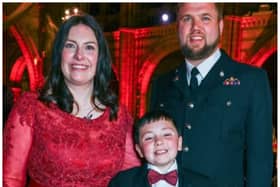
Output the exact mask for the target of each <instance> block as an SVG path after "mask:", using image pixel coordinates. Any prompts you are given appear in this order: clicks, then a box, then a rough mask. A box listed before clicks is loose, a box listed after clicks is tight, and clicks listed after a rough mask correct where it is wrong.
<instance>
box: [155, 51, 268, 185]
mask: <svg viewBox="0 0 280 187" xmlns="http://www.w3.org/2000/svg"><path fill="white" fill-rule="evenodd" d="M150 103H151V106H150V109H151V110H155V109H161V110H165V111H167V112H168V113H169V114H170V115H171V116H173V117H174V119H175V121H176V124H177V126H178V127H179V129H180V131H181V133H182V136H183V151H182V152H181V153H180V154H179V157H178V160H179V161H180V162H181V166H182V167H183V170H184V172H185V173H186V175H185V176H186V177H187V179H186V180H185V181H187V182H188V183H189V184H190V186H193V187H208V186H209V187H241V186H244V185H245V186H247V187H258V186H259V187H268V186H270V183H271V177H272V99H271V92H270V88H269V82H268V79H267V75H266V73H265V71H263V70H261V69H259V68H255V67H251V66H249V65H246V64H242V63H237V62H235V61H233V60H232V59H231V58H230V57H229V56H227V55H226V54H225V52H224V51H221V57H220V58H219V60H218V61H217V62H216V64H215V65H214V66H213V67H212V69H211V70H210V72H209V73H208V74H207V76H206V77H205V78H204V79H203V81H202V82H201V84H200V86H199V88H198V89H197V90H196V91H195V92H192V93H191V91H190V88H189V87H188V84H187V79H186V64H185V63H183V64H182V65H181V66H180V67H178V68H177V69H176V70H174V71H171V72H170V73H168V74H165V75H163V76H161V77H159V78H158V79H156V80H155V81H154V82H153V84H152V93H151V101H150ZM180 162H179V163H180ZM243 163H245V164H243Z"/></svg>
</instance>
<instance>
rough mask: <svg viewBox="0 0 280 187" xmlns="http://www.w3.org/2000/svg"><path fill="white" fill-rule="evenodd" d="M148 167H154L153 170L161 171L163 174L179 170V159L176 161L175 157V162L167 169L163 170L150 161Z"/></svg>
mask: <svg viewBox="0 0 280 187" xmlns="http://www.w3.org/2000/svg"><path fill="white" fill-rule="evenodd" d="M147 168H148V169H153V170H155V171H157V172H159V173H161V174H165V173H168V172H170V171H173V170H177V169H178V166H177V161H176V159H174V162H173V164H172V165H171V166H170V167H169V168H168V169H167V171H164V172H162V171H161V170H159V169H158V167H157V166H155V165H152V164H149V163H148V164H147Z"/></svg>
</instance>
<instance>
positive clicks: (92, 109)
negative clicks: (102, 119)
mask: <svg viewBox="0 0 280 187" xmlns="http://www.w3.org/2000/svg"><path fill="white" fill-rule="evenodd" d="M94 110H95V108H94V107H92V108H91V109H90V111H89V112H88V113H87V114H86V115H85V116H84V119H88V120H90V119H92V117H93V113H92V112H93V111H94Z"/></svg>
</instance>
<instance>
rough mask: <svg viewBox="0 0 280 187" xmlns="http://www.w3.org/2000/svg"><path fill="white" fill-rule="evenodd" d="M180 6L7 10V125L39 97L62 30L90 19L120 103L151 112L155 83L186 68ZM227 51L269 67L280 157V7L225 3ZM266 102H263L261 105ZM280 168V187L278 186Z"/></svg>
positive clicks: (11, 6) (19, 6) (137, 112)
mask: <svg viewBox="0 0 280 187" xmlns="http://www.w3.org/2000/svg"><path fill="white" fill-rule="evenodd" d="M176 6H177V5H176V3H3V32H2V33H3V44H2V45H3V51H2V53H3V64H2V65H3V74H2V75H3V112H4V115H3V124H4V123H5V120H6V116H7V115H8V113H9V110H10V108H11V107H12V104H13V102H14V101H15V100H16V98H17V97H18V96H19V95H20V94H21V93H22V92H23V91H26V90H32V91H36V90H37V89H39V88H40V87H41V86H42V85H43V83H44V80H45V78H46V75H47V73H48V71H49V67H50V64H51V62H50V55H51V54H50V50H51V46H52V41H53V38H54V35H55V33H56V32H57V28H58V27H59V25H60V24H61V23H62V22H63V21H64V20H65V19H67V18H69V16H71V15H73V14H78V13H80V12H86V13H88V14H91V15H93V16H94V17H95V18H96V19H97V21H98V22H99V23H100V25H101V27H102V28H103V31H104V34H105V36H106V38H107V41H108V44H109V46H110V50H111V54H112V58H113V62H114V72H115V75H116V78H117V79H118V80H119V81H120V84H119V85H118V87H117V88H118V89H119V94H120V103H122V104H124V105H125V106H127V108H128V110H129V111H130V113H131V114H132V115H133V116H134V117H138V116H141V115H142V114H143V113H144V112H145V111H146V110H147V106H148V98H149V93H150V83H151V80H152V79H153V78H154V77H155V76H157V75H159V74H161V73H164V72H166V71H169V70H171V69H172V68H175V67H176V66H177V65H178V64H179V63H181V62H182V61H183V56H182V54H181V52H180V49H179V44H178V39H177V35H176V23H175V21H176ZM224 15H225V17H224V33H223V36H222V40H221V43H220V46H221V48H222V49H224V50H225V51H226V52H227V53H228V54H229V55H230V56H231V57H232V58H234V59H235V60H238V61H240V62H242V63H247V64H251V65H252V66H256V67H260V68H264V69H265V70H266V71H267V73H268V75H269V79H270V86H271V90H272V94H273V103H274V105H273V127H274V128H273V129H274V132H273V140H274V141H273V142H274V143H273V150H274V153H275V158H276V154H277V117H276V114H277V3H265V2H264V3H225V4H224ZM260 99H261V98H260ZM276 171H277V168H276V162H275V168H274V176H275V177H274V178H273V185H275V186H276V185H277V184H276V173H277V172H276Z"/></svg>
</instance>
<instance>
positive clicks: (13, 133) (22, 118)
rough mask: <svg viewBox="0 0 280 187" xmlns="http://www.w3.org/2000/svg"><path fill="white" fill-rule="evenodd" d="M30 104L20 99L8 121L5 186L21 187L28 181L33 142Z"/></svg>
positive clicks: (5, 134) (4, 160)
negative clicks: (28, 165) (27, 169)
mask: <svg viewBox="0 0 280 187" xmlns="http://www.w3.org/2000/svg"><path fill="white" fill-rule="evenodd" d="M29 106H30V102H28V101H26V100H25V99H20V100H19V101H18V102H17V103H15V105H14V107H13V109H12V111H11V113H10V115H9V118H8V120H7V123H6V126H5V129H4V136H3V186H4V187H21V186H24V185H25V181H26V167H27V160H28V154H29V151H30V148H31V142H32V128H31V127H32V125H31V124H32V121H33V120H32V113H30V112H32V111H31V110H30V109H29V108H30V107H29Z"/></svg>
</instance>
